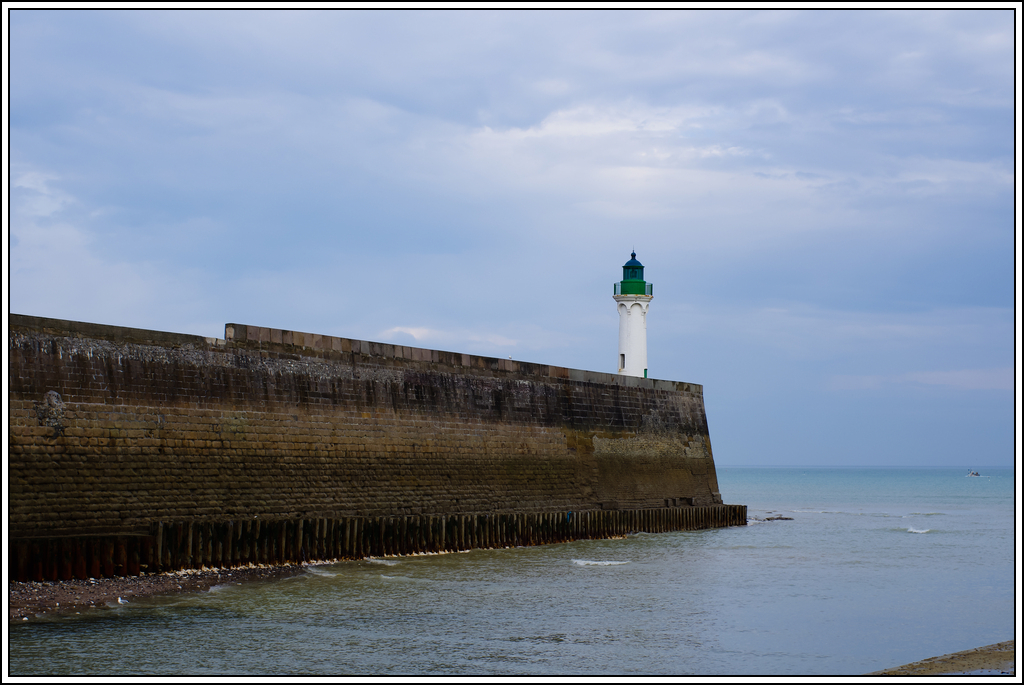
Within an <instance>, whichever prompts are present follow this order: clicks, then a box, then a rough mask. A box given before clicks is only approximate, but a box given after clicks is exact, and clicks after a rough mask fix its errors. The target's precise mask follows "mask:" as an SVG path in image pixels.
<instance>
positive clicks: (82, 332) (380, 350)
mask: <svg viewBox="0 0 1024 685" xmlns="http://www.w3.org/2000/svg"><path fill="white" fill-rule="evenodd" d="M8 325H9V327H10V330H11V331H19V332H23V333H42V334H45V335H54V336H60V337H69V338H92V339H98V340H108V341H111V342H115V343H122V344H123V343H134V344H139V345H159V346H163V347H190V348H196V349H209V348H214V349H227V348H230V347H238V348H240V349H246V348H250V349H251V348H257V349H260V350H270V349H273V348H278V349H280V350H281V351H283V352H288V353H292V354H298V355H300V356H311V357H324V356H330V353H332V352H333V353H337V354H339V355H340V354H348V353H355V354H359V355H362V356H364V357H370V358H372V357H381V358H385V359H404V360H409V361H415V362H425V363H428V364H442V365H446V366H455V367H463V368H466V369H473V370H478V371H484V372H492V373H495V372H496V373H502V372H504V373H508V374H512V375H519V376H525V377H547V378H561V379H566V380H569V381H576V382H582V383H595V384H599V385H616V386H622V387H630V388H648V389H652V390H665V391H669V392H688V393H695V394H700V395H702V394H703V392H704V388H703V386H701V385H699V384H697V383H685V382H682V381H669V380H661V379H655V378H637V377H636V376H623V375H619V374H614V373H603V372H600V371H584V370H581V369H570V368H566V367H564V366H552V365H548V364H537V363H534V362H523V361H517V360H513V359H499V358H496V357H484V356H480V355H475V354H465V353H460V352H447V351H444V350H431V349H426V348H421V347H409V346H406V345H394V344H391V343H382V342H371V341H368V340H355V339H352V338H341V337H337V336H331V335H322V334H318V333H304V332H301V331H289V330H284V329H279V328H267V327H261V326H249V325H247V324H237V323H229V324H225V326H224V338H209V337H204V336H201V335H190V334H188V333H168V332H164V331H154V330H148V329H144V328H130V327H127V326H111V325H107V324H98V323H87V322H82V321H68V320H64V319H51V318H47V317H42V316H26V315H24V314H10V315H9V316H8Z"/></svg>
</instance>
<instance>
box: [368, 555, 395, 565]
mask: <svg viewBox="0 0 1024 685" xmlns="http://www.w3.org/2000/svg"><path fill="white" fill-rule="evenodd" d="M366 562H367V563H368V564H381V565H382V566H397V565H398V563H399V562H398V560H397V559H378V558H377V557H366Z"/></svg>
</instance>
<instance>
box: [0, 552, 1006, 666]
mask: <svg viewBox="0 0 1024 685" xmlns="http://www.w3.org/2000/svg"><path fill="white" fill-rule="evenodd" d="M324 563H331V562H324ZM310 565H316V564H289V565H283V566H248V567H236V568H222V569H202V570H192V569H186V570H182V571H167V572H164V573H159V574H151V575H142V576H128V577H118V578H90V579H88V580H58V581H41V582H37V581H25V582H19V581H10V582H9V583H8V593H7V597H8V622H9V625H11V626H12V627H13V626H15V625H19V624H21V623H23V622H29V621H31V620H33V619H51V620H52V619H53V618H54V617H59V616H73V615H76V614H81V613H82V612H83V611H87V610H103V609H106V608H108V607H111V606H114V605H116V604H117V603H118V601H119V600H123V601H125V602H130V601H132V599H140V598H144V597H153V596H157V595H176V594H184V593H192V592H204V591H207V590H209V589H210V588H212V587H214V586H216V585H221V584H223V583H227V582H234V583H243V582H258V581H264V580H275V579H279V578H288V577H291V576H295V575H298V574H300V573H303V572H304V571H305V569H306V568H307V567H308V566H310ZM1015 666H1016V645H1015V640H1007V641H1005V642H997V643H996V644H992V645H986V646H984V647H977V648H975V649H968V650H965V651H962V652H954V653H952V654H945V655H942V656H936V657H932V658H929V659H923V660H921V661H915V662H912V663H909V664H904V665H903V666H896V667H894V668H887V669H884V670H881V671H874V672H872V673H867V674H865V675H872V676H878V675H884V676H933V675H968V674H970V675H1015V672H1016V671H1015Z"/></svg>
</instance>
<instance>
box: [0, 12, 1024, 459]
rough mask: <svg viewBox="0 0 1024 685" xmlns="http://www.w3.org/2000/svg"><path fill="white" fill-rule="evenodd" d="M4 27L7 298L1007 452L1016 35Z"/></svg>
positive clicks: (954, 451) (868, 454) (545, 20)
mask: <svg viewBox="0 0 1024 685" xmlns="http://www.w3.org/2000/svg"><path fill="white" fill-rule="evenodd" d="M8 16H9V50H10V55H9V74H8V78H9V101H8V111H7V115H8V123H9V139H8V140H9V147H8V151H9V164H8V172H9V184H8V188H9V193H10V195H9V204H8V206H9V217H8V221H9V224H8V226H7V230H8V231H9V235H8V240H9V247H10V249H9V253H8V268H9V291H8V296H9V297H8V300H9V303H8V306H9V311H11V312H14V313H18V314H28V315H34V316H47V317H55V318H63V319H72V320H76V321H88V322H96V323H105V324H113V325H122V326H131V327H135V328H148V329H155V330H162V331H172V332H179V333H194V334H199V335H204V336H210V337H224V325H225V324H226V323H243V324H250V325H258V326H266V327H272V328H282V329H290V330H297V331H307V332H314V333H321V334H327V335H336V336H343V337H348V338H356V339H363V340H375V341H386V342H393V343H396V344H403V345H413V346H419V347H427V348H433V349H443V350H452V351H459V352H469V353H473V354H481V355H487V356H493V357H509V356H511V357H513V358H514V359H518V360H523V361H530V362H538V363H542V364H555V365H559V366H567V367H571V368H578V369H588V370H595V371H605V372H609V373H614V372H615V370H616V368H617V365H616V361H617V352H618V349H617V345H618V315H617V314H616V309H615V302H614V301H613V300H612V284H613V283H614V282H615V281H618V280H619V279H620V278H621V277H622V270H621V267H622V265H623V264H624V263H625V262H626V261H627V260H628V259H629V255H630V251H631V250H634V249H635V250H636V254H637V259H639V260H640V261H641V262H642V263H643V264H644V266H645V267H646V278H647V280H648V281H649V282H652V283H653V284H654V299H653V301H652V304H651V308H650V312H649V314H648V347H649V350H648V360H649V363H648V367H649V369H650V375H651V376H652V377H654V378H664V379H671V380H678V381H687V382H692V383H700V384H702V385H703V386H704V399H705V405H706V409H707V415H708V423H709V427H710V431H711V443H712V447H713V450H714V456H715V462H716V464H717V465H718V466H720V467H721V466H784V465H792V466H921V467H925V466H934V467H950V468H963V469H967V468H983V467H1012V466H1013V465H1014V463H1015V457H1014V450H1015V425H1014V422H1015V418H1014V398H1015V393H1016V390H1015V381H1016V380H1017V378H1019V377H1016V376H1015V373H1016V372H1015V361H1016V362H1018V363H1019V360H1020V357H1019V354H1020V346H1019V345H1020V343H1019V338H1018V337H1017V336H1016V334H1015V333H1016V319H1015V313H1016V307H1017V303H1016V300H1015V297H1014V292H1015V282H1016V287H1018V288H1019V281H1015V279H1016V278H1018V277H1017V276H1016V275H1015V270H1016V268H1017V259H1016V254H1017V252H1016V251H1017V249H1018V242H1017V239H1016V236H1017V235H1018V231H1019V229H1018V228H1017V226H1018V224H1017V223H1016V218H1015V212H1014V210H1015V194H1014V171H1015V163H1016V159H1017V158H1016V149H1015V131H1017V130H1019V126H1020V122H1019V119H1017V118H1016V117H1017V115H1016V113H1015V109H1014V105H1015V98H1016V95H1015V79H1016V78H1019V77H1016V76H1015V74H1014V62H1015V59H1016V57H1015V45H1014V30H1015V24H1016V25H1017V26H1018V29H1019V18H1018V17H1015V15H1014V13H1013V12H1012V11H1009V10H997V9H987V10H978V11H969V12H968V11H923V10H910V11H863V10H856V11H785V10H781V11H757V10H747V11H739V10H726V11H710V10H695V11H629V12H625V11H544V12H533V11H513V12H503V11H477V12H471V11H416V12H413V11H294V12H293V11H288V12H285V11H274V12H269V11H251V12H243V11H230V10H229V11H198V12H193V11H155V10H144V11H70V10H50V11H34V10H28V9H25V10H20V9H15V10H13V11H11V12H10V14H9V15H8Z"/></svg>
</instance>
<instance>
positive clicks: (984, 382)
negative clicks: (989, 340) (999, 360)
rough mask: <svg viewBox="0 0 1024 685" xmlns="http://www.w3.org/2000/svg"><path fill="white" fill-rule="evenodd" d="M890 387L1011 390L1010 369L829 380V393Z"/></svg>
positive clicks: (926, 372)
mask: <svg viewBox="0 0 1024 685" xmlns="http://www.w3.org/2000/svg"><path fill="white" fill-rule="evenodd" d="M892 385H925V386H934V385H938V386H945V387H949V388H955V389H957V390H1013V388H1014V376H1013V368H1012V367H1004V368H996V369H960V370H956V371H917V372H912V373H903V374H896V375H891V376H886V375H863V376H850V375H835V376H832V377H831V378H830V379H829V384H828V386H829V388H830V389H832V390H877V389H881V388H884V387H885V386H892Z"/></svg>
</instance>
